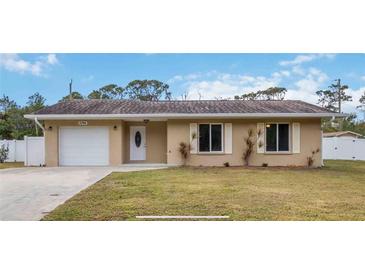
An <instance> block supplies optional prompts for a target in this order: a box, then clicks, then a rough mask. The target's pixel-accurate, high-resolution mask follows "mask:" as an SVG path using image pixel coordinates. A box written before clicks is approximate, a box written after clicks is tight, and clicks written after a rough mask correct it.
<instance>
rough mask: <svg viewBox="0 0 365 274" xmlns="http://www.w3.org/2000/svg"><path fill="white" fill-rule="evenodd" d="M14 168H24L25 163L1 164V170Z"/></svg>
mask: <svg viewBox="0 0 365 274" xmlns="http://www.w3.org/2000/svg"><path fill="white" fill-rule="evenodd" d="M13 167H24V163H23V162H6V163H0V169H5V168H13Z"/></svg>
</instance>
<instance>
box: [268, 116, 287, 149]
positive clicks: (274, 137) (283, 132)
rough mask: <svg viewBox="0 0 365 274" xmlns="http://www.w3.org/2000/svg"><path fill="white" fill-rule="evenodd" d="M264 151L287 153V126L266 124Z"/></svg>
mask: <svg viewBox="0 0 365 274" xmlns="http://www.w3.org/2000/svg"><path fill="white" fill-rule="evenodd" d="M265 135H266V151H267V152H289V124H288V123H270V124H266V134H265Z"/></svg>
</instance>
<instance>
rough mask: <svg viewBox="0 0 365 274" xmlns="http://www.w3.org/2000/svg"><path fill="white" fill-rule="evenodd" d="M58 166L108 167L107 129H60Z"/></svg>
mask: <svg viewBox="0 0 365 274" xmlns="http://www.w3.org/2000/svg"><path fill="white" fill-rule="evenodd" d="M59 134H60V139H59V140H60V165H62V166H72V165H87V166H97V165H108V164H109V129H108V128H107V127H62V128H60V133H59Z"/></svg>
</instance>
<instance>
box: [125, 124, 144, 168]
mask: <svg viewBox="0 0 365 274" xmlns="http://www.w3.org/2000/svg"><path fill="white" fill-rule="evenodd" d="M129 144H130V145H129V146H130V154H131V155H130V156H131V161H144V160H146V127H145V126H131V127H130V139H129Z"/></svg>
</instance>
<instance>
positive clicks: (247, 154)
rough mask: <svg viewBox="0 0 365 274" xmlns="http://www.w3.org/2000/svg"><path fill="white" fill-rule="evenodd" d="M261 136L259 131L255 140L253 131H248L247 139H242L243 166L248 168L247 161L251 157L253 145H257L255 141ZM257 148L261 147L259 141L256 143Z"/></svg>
mask: <svg viewBox="0 0 365 274" xmlns="http://www.w3.org/2000/svg"><path fill="white" fill-rule="evenodd" d="M261 135H262V132H261V130H259V131H257V138H254V131H253V130H252V129H249V130H248V132H247V137H245V138H244V142H245V145H246V146H245V150H244V151H243V156H242V158H243V161H244V162H245V165H246V166H248V164H249V160H250V157H251V155H252V152H253V150H254V147H255V144H256V143H257V140H258V139H259V138H260V136H261ZM258 146H259V147H262V146H263V144H262V142H261V141H260V142H259V143H258Z"/></svg>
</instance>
